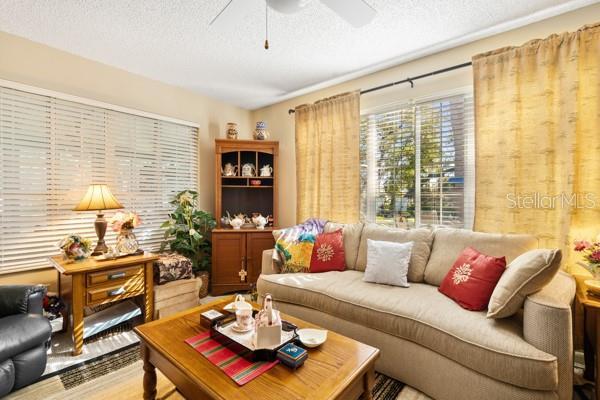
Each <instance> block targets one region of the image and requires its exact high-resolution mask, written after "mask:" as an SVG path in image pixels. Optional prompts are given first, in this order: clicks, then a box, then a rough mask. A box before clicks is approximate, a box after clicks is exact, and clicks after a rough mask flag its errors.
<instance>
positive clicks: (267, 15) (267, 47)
mask: <svg viewBox="0 0 600 400" xmlns="http://www.w3.org/2000/svg"><path fill="white" fill-rule="evenodd" d="M265 50H269V4H268V3H267V2H266V1H265Z"/></svg>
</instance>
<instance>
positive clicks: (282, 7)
mask: <svg viewBox="0 0 600 400" xmlns="http://www.w3.org/2000/svg"><path fill="white" fill-rule="evenodd" d="M265 1H266V2H267V5H268V6H269V7H270V8H272V9H273V10H275V11H278V12H280V13H283V14H294V13H297V12H298V11H300V10H302V9H303V8H304V7H305V6H306V5H307V4H308V3H310V2H311V0H265Z"/></svg>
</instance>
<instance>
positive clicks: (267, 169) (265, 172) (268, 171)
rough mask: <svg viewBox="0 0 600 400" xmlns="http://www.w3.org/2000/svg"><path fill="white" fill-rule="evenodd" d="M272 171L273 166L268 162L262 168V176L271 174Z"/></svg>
mask: <svg viewBox="0 0 600 400" xmlns="http://www.w3.org/2000/svg"><path fill="white" fill-rule="evenodd" d="M272 173H273V167H271V166H270V165H269V164H266V165H265V166H264V167H262V168H261V169H260V176H271V174H272Z"/></svg>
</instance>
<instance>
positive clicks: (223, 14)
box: [209, 0, 257, 29]
mask: <svg viewBox="0 0 600 400" xmlns="http://www.w3.org/2000/svg"><path fill="white" fill-rule="evenodd" d="M256 5H257V4H256V2H254V1H249V0H229V1H228V2H227V4H226V5H225V7H223V8H222V9H221V11H219V13H218V14H217V15H215V17H214V18H213V19H212V20H211V21H210V23H209V25H211V26H213V27H216V28H223V29H235V28H236V26H238V25H239V24H240V23H241V22H242V21H244V19H245V18H247V17H248V16H249V15H251V13H252V11H253V9H255V8H256Z"/></svg>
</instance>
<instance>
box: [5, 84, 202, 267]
mask: <svg viewBox="0 0 600 400" xmlns="http://www.w3.org/2000/svg"><path fill="white" fill-rule="evenodd" d="M197 148H198V130H197V128H196V127H193V126H187V125H183V124H178V123H174V122H170V121H164V120H160V119H156V118H150V117H144V116H140V115H134V114H129V113H126V112H121V111H115V110H111V109H108V108H103V107H99V106H94V105H88V104H83V103H78V102H75V101H69V100H64V99H60V98H57V97H53V96H47V95H41V94H35V93H29V92H26V91H22V90H17V89H14V88H8V87H0V171H1V173H0V273H6V272H13V271H18V270H25V269H35V268H42V267H47V266H48V265H49V264H48V261H47V257H48V256H50V255H53V254H58V248H57V242H58V241H59V240H60V239H61V238H62V237H63V236H65V235H66V234H69V233H77V234H81V235H83V236H85V237H89V238H90V239H93V240H94V242H95V239H96V235H95V231H94V225H93V221H94V220H95V218H96V216H95V213H94V212H74V211H72V208H73V207H74V206H75V205H76V204H77V202H78V201H79V200H80V199H81V197H82V196H83V194H84V192H85V190H86V189H87V187H88V185H89V184H91V183H106V184H108V186H109V187H110V188H111V190H112V192H113V193H114V195H115V197H116V198H117V199H118V200H119V201H120V202H121V203H122V204H123V205H124V206H125V207H126V208H127V209H128V210H134V211H136V212H137V213H138V214H140V217H141V219H142V221H143V223H142V225H141V226H140V227H138V228H136V230H135V234H136V236H137V238H138V240H139V242H140V246H141V247H142V248H143V249H145V250H155V249H157V248H158V247H159V245H160V242H161V240H162V230H161V229H160V228H159V225H160V223H161V222H162V221H164V220H165V219H166V218H167V214H168V213H169V211H170V210H171V208H172V207H171V206H170V205H169V204H168V202H169V201H170V200H171V199H172V197H173V195H174V194H175V193H177V192H179V191H181V190H185V189H195V188H197V185H198V151H197ZM115 211H116V210H115ZM111 215H112V212H110V211H107V212H106V218H109V217H110V216H111ZM106 239H107V242H108V243H109V245H114V241H115V233H114V232H112V230H111V229H110V225H109V228H108V231H107V235H106Z"/></svg>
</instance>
